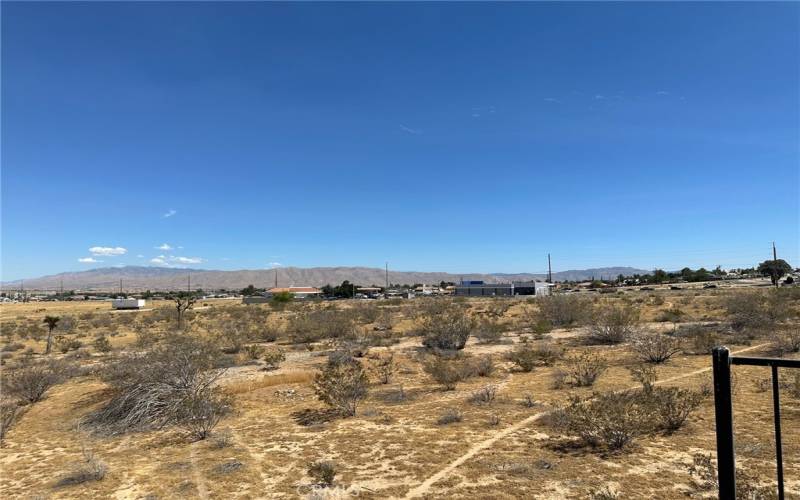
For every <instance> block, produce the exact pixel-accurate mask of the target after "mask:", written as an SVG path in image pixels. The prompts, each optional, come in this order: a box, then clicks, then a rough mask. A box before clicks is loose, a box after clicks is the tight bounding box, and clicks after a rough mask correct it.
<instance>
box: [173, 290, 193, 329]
mask: <svg viewBox="0 0 800 500" xmlns="http://www.w3.org/2000/svg"><path fill="white" fill-rule="evenodd" d="M172 300H174V301H175V309H176V310H177V311H178V326H179V327H180V326H181V325H183V313H185V312H186V311H187V310H188V309H191V308H192V306H193V305H194V302H195V298H194V295H191V294H188V293H181V294H178V295H176V296H174V297H172Z"/></svg>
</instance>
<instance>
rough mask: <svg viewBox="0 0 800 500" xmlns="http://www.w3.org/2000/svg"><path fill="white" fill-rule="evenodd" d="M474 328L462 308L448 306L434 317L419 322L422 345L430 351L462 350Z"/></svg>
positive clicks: (473, 322)
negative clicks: (430, 349)
mask: <svg viewBox="0 0 800 500" xmlns="http://www.w3.org/2000/svg"><path fill="white" fill-rule="evenodd" d="M474 328H475V321H473V320H472V319H471V318H470V317H469V316H468V315H467V313H466V311H464V309H463V308H461V307H458V306H455V305H450V306H448V307H445V308H443V309H442V310H441V311H439V312H438V313H437V314H436V315H430V316H425V317H423V318H422V319H421V320H420V330H421V331H422V335H423V339H422V345H424V346H425V347H428V348H432V349H443V350H458V349H463V348H464V346H465V345H466V344H467V339H469V336H470V334H471V333H472V331H473V330H474Z"/></svg>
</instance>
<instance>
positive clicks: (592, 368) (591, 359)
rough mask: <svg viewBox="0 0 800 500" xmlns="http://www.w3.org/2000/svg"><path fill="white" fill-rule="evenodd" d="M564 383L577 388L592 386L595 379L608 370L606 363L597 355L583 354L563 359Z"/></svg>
mask: <svg viewBox="0 0 800 500" xmlns="http://www.w3.org/2000/svg"><path fill="white" fill-rule="evenodd" d="M564 366H565V368H564V371H563V373H564V374H565V378H566V381H567V382H569V383H570V384H572V385H574V386H577V387H588V386H591V385H594V383H595V381H596V380H597V378H598V377H599V376H600V375H602V374H603V372H604V371H606V369H607V368H608V364H607V363H606V361H605V360H604V359H603V358H602V357H601V356H599V355H598V354H595V353H591V352H584V353H581V354H578V355H575V356H570V357H568V358H566V359H565V362H564Z"/></svg>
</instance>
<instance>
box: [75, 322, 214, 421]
mask: <svg viewBox="0 0 800 500" xmlns="http://www.w3.org/2000/svg"><path fill="white" fill-rule="evenodd" d="M220 358H221V354H220V352H219V350H218V349H217V348H216V347H215V346H214V345H213V344H211V343H209V342H205V341H202V340H199V339H196V338H194V337H190V336H184V335H171V336H169V337H167V338H166V339H165V340H164V341H163V342H162V343H159V344H157V345H156V346H154V347H153V348H151V349H149V350H147V351H143V352H135V353H129V354H125V355H123V356H121V357H120V358H119V359H118V360H117V361H116V362H114V363H111V364H109V365H108V366H107V367H106V368H105V369H104V370H103V371H102V372H101V378H102V379H103V380H104V381H105V382H106V383H107V384H108V385H109V386H110V388H111V398H110V399H109V400H108V401H106V403H105V404H104V405H102V406H101V407H100V408H99V409H97V410H95V411H93V412H91V413H89V414H88V415H87V416H86V417H85V418H84V423H85V424H87V425H88V426H89V427H92V428H94V429H96V430H98V431H102V432H104V433H109V434H117V433H122V432H127V431H132V430H145V429H153V428H162V427H164V426H167V425H174V424H184V423H186V419H187V418H190V417H191V416H192V412H191V411H187V410H188V409H187V408H185V406H186V405H187V404H190V403H191V404H196V405H200V402H201V401H203V400H204V399H208V400H217V399H218V398H221V397H222V395H221V394H220V390H219V389H218V388H215V387H214V383H215V382H216V380H217V379H218V378H219V377H220V376H221V375H222V373H223V371H221V370H214V367H215V366H217V365H218V364H219V363H220V361H221V359H220ZM143 367H146V369H142V368H143Z"/></svg>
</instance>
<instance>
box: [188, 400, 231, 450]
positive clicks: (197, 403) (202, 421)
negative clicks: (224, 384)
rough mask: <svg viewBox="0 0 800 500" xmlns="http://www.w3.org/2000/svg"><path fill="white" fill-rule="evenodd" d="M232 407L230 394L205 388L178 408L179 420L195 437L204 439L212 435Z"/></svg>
mask: <svg viewBox="0 0 800 500" xmlns="http://www.w3.org/2000/svg"><path fill="white" fill-rule="evenodd" d="M232 408H233V399H232V398H231V397H230V395H228V394H226V393H224V392H222V391H220V390H210V389H203V390H200V391H198V392H195V393H192V394H189V395H188V396H187V397H186V398H185V399H184V401H183V403H182V404H181V405H180V407H179V409H178V414H177V421H178V422H179V423H180V425H181V426H182V427H183V428H185V429H186V430H187V431H189V434H190V435H191V436H192V437H193V438H194V439H197V440H202V439H206V438H207V437H208V436H210V435H211V432H212V431H213V430H214V428H215V427H216V426H217V424H218V423H219V421H220V420H221V419H222V417H224V416H225V415H227V414H228V413H230V411H231V410H232Z"/></svg>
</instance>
